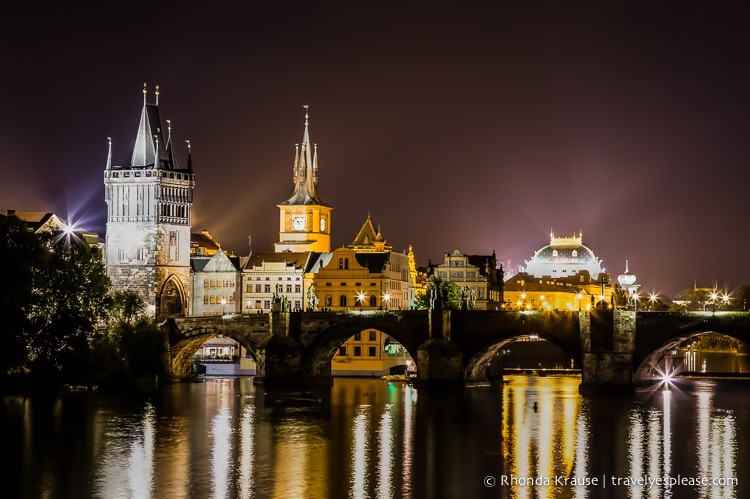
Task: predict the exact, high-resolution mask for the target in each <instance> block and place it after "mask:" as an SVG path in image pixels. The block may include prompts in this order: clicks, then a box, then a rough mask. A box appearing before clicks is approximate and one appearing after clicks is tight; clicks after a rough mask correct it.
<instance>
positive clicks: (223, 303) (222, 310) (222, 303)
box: [221, 298, 227, 315]
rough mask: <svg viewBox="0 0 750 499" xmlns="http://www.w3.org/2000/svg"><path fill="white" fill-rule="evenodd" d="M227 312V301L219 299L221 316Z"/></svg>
mask: <svg viewBox="0 0 750 499" xmlns="http://www.w3.org/2000/svg"><path fill="white" fill-rule="evenodd" d="M226 312H227V299H226V298H222V299H221V315H226Z"/></svg>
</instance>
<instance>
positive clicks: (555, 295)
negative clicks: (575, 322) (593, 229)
mask: <svg viewBox="0 0 750 499" xmlns="http://www.w3.org/2000/svg"><path fill="white" fill-rule="evenodd" d="M504 291H505V308H509V309H520V310H588V309H589V308H591V307H592V306H595V305H597V306H600V304H602V303H603V304H604V305H606V306H609V304H610V303H611V300H612V292H613V288H612V284H611V282H610V279H609V274H607V272H606V270H605V268H604V267H603V266H602V261H601V260H600V259H599V258H597V257H596V255H594V252H593V251H592V250H591V249H589V248H588V247H586V246H585V245H584V244H583V236H582V235H581V234H580V233H579V234H578V235H575V234H574V235H573V237H556V236H555V234H554V232H552V233H550V243H549V244H548V245H546V246H544V247H542V248H541V249H539V250H537V251H536V252H535V253H534V256H533V257H532V258H531V260H527V261H526V265H525V268H524V269H523V271H522V272H519V273H518V274H516V275H514V276H513V277H512V278H510V279H509V280H507V281H506V282H505V289H504Z"/></svg>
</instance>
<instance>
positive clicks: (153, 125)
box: [130, 83, 172, 169]
mask: <svg viewBox="0 0 750 499" xmlns="http://www.w3.org/2000/svg"><path fill="white" fill-rule="evenodd" d="M147 93H148V92H147V89H146V84H145V83H144V84H143V111H142V112H141V122H140V124H139V125H138V134H137V135H136V138H135V146H134V147H133V156H132V158H131V160H130V166H131V167H133V168H147V167H150V168H165V169H171V168H172V163H171V162H170V160H169V156H168V154H167V150H166V148H164V147H162V148H161V150H160V151H158V148H157V141H158V142H161V143H162V144H164V135H163V133H162V127H161V118H160V117H159V107H158V105H157V104H149V103H148V102H147V99H146V95H147ZM156 96H157V100H158V96H159V86H158V85H157V87H156ZM157 151H158V152H157ZM157 157H158V161H157Z"/></svg>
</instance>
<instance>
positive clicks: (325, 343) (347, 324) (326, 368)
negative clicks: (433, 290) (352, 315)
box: [302, 318, 421, 377]
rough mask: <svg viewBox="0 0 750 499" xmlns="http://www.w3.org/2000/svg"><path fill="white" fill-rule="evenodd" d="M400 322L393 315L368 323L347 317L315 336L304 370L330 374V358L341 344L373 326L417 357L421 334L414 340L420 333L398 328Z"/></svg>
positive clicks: (322, 374) (304, 363)
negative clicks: (416, 333) (349, 319)
mask: <svg viewBox="0 0 750 499" xmlns="http://www.w3.org/2000/svg"><path fill="white" fill-rule="evenodd" d="M398 325H399V321H394V320H393V319H392V318H385V319H383V320H378V319H377V318H375V319H371V320H370V321H369V322H366V323H365V322H362V321H361V320H351V321H347V320H345V321H342V322H338V323H335V324H333V325H331V326H330V327H328V328H326V329H324V330H322V331H320V332H319V333H318V334H317V335H316V337H315V339H314V340H313V341H312V342H311V343H310V344H309V345H307V348H306V349H305V353H304V356H303V359H302V367H303V370H304V371H305V372H307V373H310V374H311V375H313V376H323V377H325V376H330V375H331V361H332V360H333V358H334V355H335V354H336V352H337V351H338V349H339V347H341V345H343V344H344V342H346V340H348V339H349V338H351V337H352V336H354V335H355V334H356V333H359V332H362V331H365V330H368V329H374V330H377V331H380V332H381V333H384V334H387V335H388V336H390V337H391V338H393V339H394V340H396V341H398V342H399V343H400V344H401V345H402V346H403V347H404V349H405V350H406V351H407V352H408V353H409V355H411V357H412V359H416V358H417V347H418V346H419V343H420V342H421V337H420V339H415V338H416V337H417V335H415V334H414V333H413V332H409V331H407V330H404V328H403V327H398Z"/></svg>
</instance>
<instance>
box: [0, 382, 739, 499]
mask: <svg viewBox="0 0 750 499" xmlns="http://www.w3.org/2000/svg"><path fill="white" fill-rule="evenodd" d="M579 382H580V380H579V378H577V377H567V376H547V377H513V376H506V379H505V383H503V384H501V385H496V386H489V385H488V386H475V387H466V388H464V389H451V390H448V389H444V390H435V389H430V390H427V389H416V388H414V387H412V386H409V385H406V384H404V383H402V382H387V381H382V380H372V379H365V380H362V379H336V380H335V382H334V383H333V386H331V387H327V388H326V389H324V390H322V391H320V392H316V393H307V392H299V393H296V392H285V393H279V392H272V393H266V391H265V390H264V389H263V388H262V387H259V386H254V385H253V382H252V379H251V378H210V379H207V380H206V381H205V382H202V383H175V384H167V385H164V386H160V387H159V389H158V390H156V391H154V392H151V393H140V394H137V395H133V394H130V395H123V394H118V395H116V396H115V395H110V394H101V393H93V394H92V393H71V394H64V395H59V396H46V397H43V396H33V397H22V396H6V397H4V398H3V404H2V420H1V422H2V426H3V435H2V444H3V447H2V448H3V455H4V458H5V459H4V460H5V463H6V464H5V465H4V466H3V467H2V470H3V471H2V475H3V477H2V486H3V492H2V496H3V497H14V498H15V497H18V498H50V499H51V498H88V497H96V498H211V497H213V498H234V497H238V498H294V499H298V498H299V499H307V498H338V497H341V498H391V497H411V498H440V497H446V498H454V497H455V498H474V497H496V498H497V497H502V498H567V497H569V498H664V497H671V498H676V499H680V498H694V497H695V498H698V497H706V498H735V497H736V498H746V497H750V486H748V481H750V476H749V475H750V381H732V380H709V379H704V380H691V381H682V380H681V381H679V383H680V386H679V387H672V388H671V389H670V390H668V391H665V390H663V389H659V390H656V391H650V390H639V391H638V392H637V393H636V394H635V395H596V396H590V395H580V394H579V393H578V384H579Z"/></svg>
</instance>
